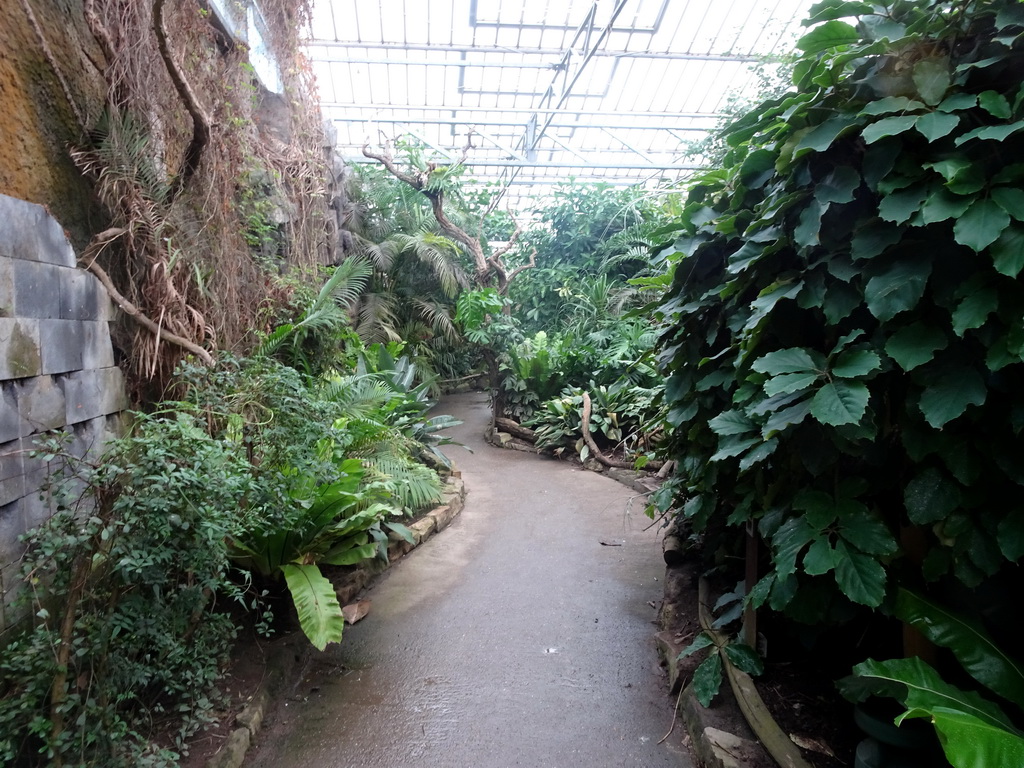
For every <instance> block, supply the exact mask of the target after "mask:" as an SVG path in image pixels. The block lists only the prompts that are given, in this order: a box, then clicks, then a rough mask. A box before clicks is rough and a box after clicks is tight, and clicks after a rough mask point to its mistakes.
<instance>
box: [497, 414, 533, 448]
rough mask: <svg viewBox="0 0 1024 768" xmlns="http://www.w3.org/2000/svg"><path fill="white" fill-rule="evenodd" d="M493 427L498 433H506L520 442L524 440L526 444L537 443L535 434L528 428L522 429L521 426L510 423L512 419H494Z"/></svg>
mask: <svg viewBox="0 0 1024 768" xmlns="http://www.w3.org/2000/svg"><path fill="white" fill-rule="evenodd" d="M494 426H495V428H496V429H497V430H498V431H499V432H508V433H509V434H510V435H512V437H518V438H519V439H520V440H525V441H526V442H528V443H536V442H537V433H536V432H534V431H533V430H532V429H530V428H529V427H524V426H522V425H521V424H519V423H517V422H515V421H512V419H506V418H502V417H499V418H496V419H495V420H494Z"/></svg>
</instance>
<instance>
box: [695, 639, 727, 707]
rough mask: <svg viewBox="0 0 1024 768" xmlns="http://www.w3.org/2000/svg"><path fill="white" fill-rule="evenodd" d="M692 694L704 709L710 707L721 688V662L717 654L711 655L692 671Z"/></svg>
mask: <svg viewBox="0 0 1024 768" xmlns="http://www.w3.org/2000/svg"><path fill="white" fill-rule="evenodd" d="M692 685H693V692H694V693H695V694H696V695H697V701H699V702H700V703H701V704H703V705H704V706H705V707H709V706H711V701H712V699H714V698H715V696H716V695H718V689H719V688H721V687H722V660H721V659H720V658H719V656H718V652H717V651H716V652H714V653H712V654H711V655H710V656H708V657H707V658H706V659H704V661H703V662H701V665H700V666H699V667H697V668H696V669H695V670H694V671H693V683H692Z"/></svg>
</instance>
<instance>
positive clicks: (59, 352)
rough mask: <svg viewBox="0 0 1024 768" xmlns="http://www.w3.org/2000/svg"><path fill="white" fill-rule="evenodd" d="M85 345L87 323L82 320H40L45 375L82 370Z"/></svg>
mask: <svg viewBox="0 0 1024 768" xmlns="http://www.w3.org/2000/svg"><path fill="white" fill-rule="evenodd" d="M84 345H85V323H83V322H82V321H80V320H40V321H39V348H40V350H41V351H42V355H43V373H44V374H54V373H67V372H68V371H77V370H80V369H81V368H82V367H83V366H82V350H83V348H84Z"/></svg>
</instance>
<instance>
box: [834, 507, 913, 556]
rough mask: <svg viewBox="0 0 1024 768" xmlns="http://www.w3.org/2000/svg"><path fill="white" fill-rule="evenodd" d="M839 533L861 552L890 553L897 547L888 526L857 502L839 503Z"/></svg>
mask: <svg viewBox="0 0 1024 768" xmlns="http://www.w3.org/2000/svg"><path fill="white" fill-rule="evenodd" d="M839 535H840V536H842V537H843V539H845V540H846V541H847V542H849V543H850V544H853V546H855V547H857V549H859V550H860V551H861V552H865V553H867V554H869V555H891V554H893V553H894V552H896V550H897V549H899V545H898V544H897V543H896V539H895V538H893V535H892V532H891V531H890V530H889V527H888V526H887V525H886V524H885V523H884V522H882V521H881V520H880V519H879V518H877V517H876V516H875V515H873V514H872V513H871V510H869V509H868V508H867V507H865V506H864V505H863V504H860V503H858V502H851V501H850V500H846V503H843V504H840V518H839Z"/></svg>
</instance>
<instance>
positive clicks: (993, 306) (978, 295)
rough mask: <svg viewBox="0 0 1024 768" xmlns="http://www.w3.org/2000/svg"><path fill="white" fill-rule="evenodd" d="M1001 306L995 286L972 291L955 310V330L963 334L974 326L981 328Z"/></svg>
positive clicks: (958, 334) (959, 334) (958, 333)
mask: <svg viewBox="0 0 1024 768" xmlns="http://www.w3.org/2000/svg"><path fill="white" fill-rule="evenodd" d="M998 308H999V295H998V294H997V293H996V290H995V288H979V289H978V290H976V291H972V292H971V293H969V294H968V295H967V296H965V297H964V300H963V301H961V302H960V304H959V305H958V306H957V308H956V310H954V312H953V331H954V332H955V333H956V335H957V336H963V335H964V333H965V332H966V331H969V330H971V329H972V328H981V326H983V325H984V324H985V321H986V320H988V316H989V315H991V314H992V313H993V312H995V311H996V310H997V309H998Z"/></svg>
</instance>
